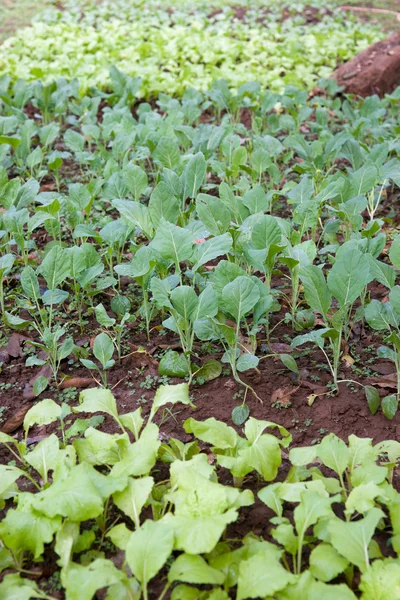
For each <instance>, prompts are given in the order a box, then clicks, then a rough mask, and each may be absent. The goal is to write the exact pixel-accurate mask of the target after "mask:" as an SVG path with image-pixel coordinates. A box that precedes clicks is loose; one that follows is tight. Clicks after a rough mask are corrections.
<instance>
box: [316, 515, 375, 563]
mask: <svg viewBox="0 0 400 600" xmlns="http://www.w3.org/2000/svg"><path fill="white" fill-rule="evenodd" d="M383 517H384V513H383V512H382V511H381V510H380V509H379V508H372V509H371V510H370V511H369V512H368V513H367V515H366V516H365V517H364V518H363V519H361V520H359V521H356V522H354V523H346V522H344V521H341V520H340V519H337V518H335V519H332V520H331V521H330V522H329V523H328V531H329V533H330V537H331V544H332V546H333V547H334V548H335V549H336V550H337V551H338V552H339V553H340V554H341V555H342V556H344V557H345V558H347V560H348V561H349V562H351V563H353V564H354V565H356V566H357V567H358V568H359V569H360V571H361V572H362V573H364V572H365V571H366V570H367V569H368V567H369V557H368V546H369V543H370V541H371V539H372V536H373V535H374V532H375V529H376V527H377V525H378V523H379V521H380V520H381V519H382V518H383Z"/></svg>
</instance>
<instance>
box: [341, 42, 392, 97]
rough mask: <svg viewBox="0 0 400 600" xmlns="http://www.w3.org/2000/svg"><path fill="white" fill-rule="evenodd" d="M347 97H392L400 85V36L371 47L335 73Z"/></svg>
mask: <svg viewBox="0 0 400 600" xmlns="http://www.w3.org/2000/svg"><path fill="white" fill-rule="evenodd" d="M331 77H334V78H335V79H336V81H337V82H338V84H339V85H340V86H343V87H344V91H345V93H347V94H356V95H358V96H364V97H365V96H371V95H372V94H378V95H379V96H384V95H385V94H390V93H391V92H393V90H394V89H395V88H396V87H397V86H398V85H400V32H395V33H392V34H391V35H390V36H389V37H387V38H386V39H384V40H382V41H381V42H377V43H376V44H373V45H372V46H369V47H368V48H366V49H365V50H363V51H362V52H361V53H360V54H357V56H355V57H354V58H353V59H352V60H350V61H348V62H347V63H344V64H343V65H340V66H339V67H338V68H337V69H335V71H334V72H333V73H332V75H331Z"/></svg>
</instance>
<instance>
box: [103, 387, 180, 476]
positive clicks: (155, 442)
mask: <svg viewBox="0 0 400 600" xmlns="http://www.w3.org/2000/svg"><path fill="white" fill-rule="evenodd" d="M185 385H186V384H185ZM158 435H159V429H158V427H157V425H155V424H154V423H149V424H148V425H146V427H145V428H144V429H143V431H142V433H141V435H140V437H139V439H138V440H137V441H136V442H135V443H133V444H130V445H129V446H128V448H127V449H126V450H124V452H123V456H122V459H121V460H120V461H119V462H117V463H116V464H115V465H114V466H113V468H112V470H111V475H112V476H113V477H124V476H128V475H132V476H134V477H140V476H141V475H148V474H149V473H150V471H151V469H152V468H153V467H154V465H155V464H156V460H157V453H158V449H159V447H160V446H161V442H160V441H159V439H158Z"/></svg>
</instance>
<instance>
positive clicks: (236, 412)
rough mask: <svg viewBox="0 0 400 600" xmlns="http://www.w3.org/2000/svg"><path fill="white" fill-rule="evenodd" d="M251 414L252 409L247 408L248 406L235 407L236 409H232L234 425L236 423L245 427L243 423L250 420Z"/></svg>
mask: <svg viewBox="0 0 400 600" xmlns="http://www.w3.org/2000/svg"><path fill="white" fill-rule="evenodd" d="M249 414H250V409H249V407H248V406H247V404H241V405H240V406H235V408H233V409H232V414H231V417H232V423H234V424H235V425H238V426H240V425H243V423H244V422H245V421H246V419H248V417H249Z"/></svg>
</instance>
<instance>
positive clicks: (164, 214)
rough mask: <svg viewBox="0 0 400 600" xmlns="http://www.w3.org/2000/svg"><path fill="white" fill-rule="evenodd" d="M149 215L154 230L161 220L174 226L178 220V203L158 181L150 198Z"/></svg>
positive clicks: (169, 190) (162, 183)
mask: <svg viewBox="0 0 400 600" xmlns="http://www.w3.org/2000/svg"><path fill="white" fill-rule="evenodd" d="M149 214H150V218H151V220H152V223H153V225H154V227H155V228H157V227H158V225H159V223H160V221H161V219H165V220H166V221H169V222H170V223H174V224H176V222H177V220H178V217H179V214H180V206H179V201H178V199H177V198H176V196H174V195H173V193H172V192H171V188H170V187H169V186H168V185H167V184H166V183H165V182H164V181H160V183H158V184H157V185H156V187H155V188H154V190H153V192H152V194H151V196H150V200H149Z"/></svg>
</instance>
